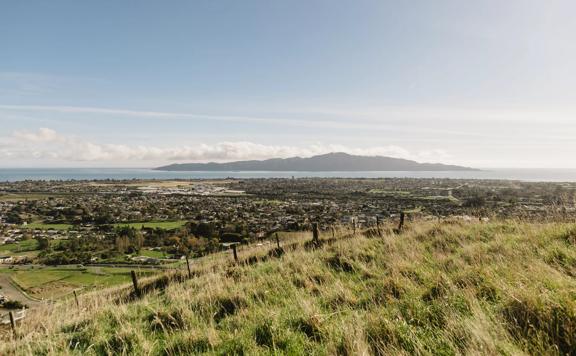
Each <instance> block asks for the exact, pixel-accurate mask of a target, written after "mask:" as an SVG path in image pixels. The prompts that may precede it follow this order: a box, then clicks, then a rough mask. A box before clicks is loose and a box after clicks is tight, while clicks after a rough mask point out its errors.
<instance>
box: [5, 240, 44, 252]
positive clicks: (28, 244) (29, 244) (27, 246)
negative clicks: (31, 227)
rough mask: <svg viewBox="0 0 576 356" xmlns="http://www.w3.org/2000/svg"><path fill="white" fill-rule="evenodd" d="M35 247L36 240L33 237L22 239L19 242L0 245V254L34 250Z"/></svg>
mask: <svg viewBox="0 0 576 356" xmlns="http://www.w3.org/2000/svg"><path fill="white" fill-rule="evenodd" d="M37 249H38V241H36V240H34V239H31V240H24V241H20V242H19V243H13V244H4V245H0V255H2V254H6V255H14V254H17V253H20V252H28V251H35V250H37Z"/></svg>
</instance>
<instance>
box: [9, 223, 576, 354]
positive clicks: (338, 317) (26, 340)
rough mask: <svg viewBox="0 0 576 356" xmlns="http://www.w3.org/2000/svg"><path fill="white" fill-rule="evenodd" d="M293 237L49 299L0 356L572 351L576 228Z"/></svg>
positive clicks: (450, 226) (522, 226) (433, 227)
mask: <svg viewBox="0 0 576 356" xmlns="http://www.w3.org/2000/svg"><path fill="white" fill-rule="evenodd" d="M324 235H328V234H323V236H322V237H323V238H326V236H324ZM304 238H306V239H309V235H308V234H306V235H305V236H302V237H301V238H300V239H298V237H295V238H294V239H293V240H292V241H302V239H304ZM293 243H294V244H293V245H292V246H291V247H290V248H289V247H288V242H283V244H284V247H285V248H284V249H285V253H284V254H282V255H281V256H279V257H278V256H277V255H279V254H280V253H277V252H278V251H275V252H276V253H269V252H268V251H269V250H271V249H272V247H273V246H270V245H267V246H262V247H258V248H255V249H245V250H242V251H240V256H239V257H240V259H241V260H242V261H246V262H247V263H241V264H239V265H236V264H234V263H233V261H232V260H231V256H230V255H229V254H219V255H214V256H210V257H209V258H206V259H203V260H200V261H195V262H194V264H193V270H194V277H193V278H192V279H188V278H181V277H179V278H174V279H173V280H172V282H171V283H169V280H168V278H166V279H164V280H163V281H161V282H154V281H152V280H150V283H152V285H153V286H155V287H157V288H155V289H152V288H150V289H149V290H148V291H147V292H145V293H143V295H141V296H137V295H134V294H133V293H131V290H130V288H129V287H126V288H120V289H118V288H116V289H109V290H105V291H101V292H98V293H91V294H87V295H84V296H82V297H81V298H80V304H81V310H78V308H76V306H75V305H74V304H73V302H72V301H68V302H62V303H60V304H57V305H54V306H50V307H49V308H46V309H44V310H41V311H39V312H37V313H36V314H35V315H33V316H31V317H30V318H29V319H28V320H27V321H26V322H25V323H24V324H22V325H20V326H19V333H20V336H19V338H18V339H10V336H9V335H8V334H4V336H3V337H4V340H3V341H5V342H3V343H0V354H32V353H34V354H66V353H69V354H77V355H81V354H82V355H84V354H88V355H90V354H139V355H143V354H152V355H173V354H195V353H207V354H316V355H324V354H341V355H351V354H380V355H388V354H406V355H409V354H424V355H426V354H437V355H452V354H508V355H516V354H524V353H528V354H572V355H574V354H576V225H569V224H552V223H551V224H531V223H522V222H514V221H507V222H493V223H484V224H480V223H464V222H459V221H445V222H418V223H414V224H411V225H409V226H408V227H407V229H406V230H405V231H404V232H403V233H402V234H399V235H396V234H394V233H392V232H391V230H390V229H385V231H384V233H383V236H382V237H380V236H377V234H375V233H374V232H368V233H363V234H358V235H356V236H351V235H349V232H346V231H340V232H337V233H336V239H335V240H334V241H325V242H324V244H323V245H322V246H320V247H316V248H314V247H313V246H309V245H308V246H305V244H304V243H302V242H300V243H295V242H293ZM179 273H180V272H178V275H177V276H179ZM175 276H176V275H175ZM143 284H144V282H143Z"/></svg>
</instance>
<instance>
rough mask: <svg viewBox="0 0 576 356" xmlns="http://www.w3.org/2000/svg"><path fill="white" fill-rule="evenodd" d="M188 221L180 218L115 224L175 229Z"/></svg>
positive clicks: (139, 227) (119, 225)
mask: <svg viewBox="0 0 576 356" xmlns="http://www.w3.org/2000/svg"><path fill="white" fill-rule="evenodd" d="M186 223H187V221H185V220H179V221H149V222H134V223H118V224H114V226H116V227H123V226H128V227H133V228H135V229H141V228H142V227H145V228H152V229H165V230H173V229H179V228H181V227H182V226H184V225H186Z"/></svg>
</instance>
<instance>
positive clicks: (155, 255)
mask: <svg viewBox="0 0 576 356" xmlns="http://www.w3.org/2000/svg"><path fill="white" fill-rule="evenodd" d="M140 256H146V257H151V258H168V257H170V255H169V254H167V253H166V252H164V251H152V250H146V249H142V250H140Z"/></svg>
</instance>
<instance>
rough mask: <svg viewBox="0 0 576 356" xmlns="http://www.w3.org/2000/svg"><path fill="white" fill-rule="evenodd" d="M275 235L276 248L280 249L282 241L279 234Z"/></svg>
mask: <svg viewBox="0 0 576 356" xmlns="http://www.w3.org/2000/svg"><path fill="white" fill-rule="evenodd" d="M275 235H276V247H278V249H280V239H279V238H278V233H276V234H275Z"/></svg>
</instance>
